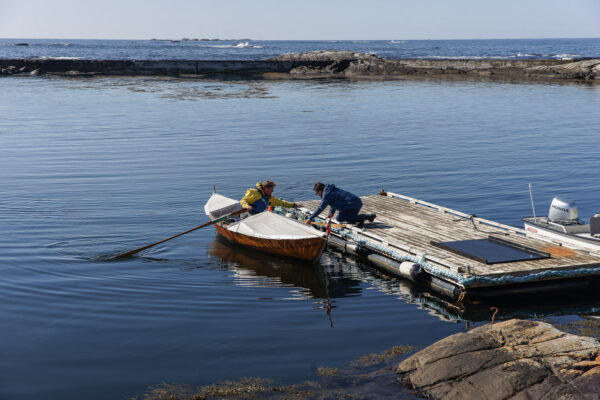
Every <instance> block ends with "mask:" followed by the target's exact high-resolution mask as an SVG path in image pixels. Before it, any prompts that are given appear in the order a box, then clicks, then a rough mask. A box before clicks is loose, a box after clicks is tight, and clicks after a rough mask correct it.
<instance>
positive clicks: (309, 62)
mask: <svg viewBox="0 0 600 400" xmlns="http://www.w3.org/2000/svg"><path fill="white" fill-rule="evenodd" d="M35 70H38V72H39V73H48V74H57V75H71V76H94V75H155V76H165V75H169V76H185V75H192V76H213V77H214V76H232V75H235V76H241V77H251V78H264V77H274V76H275V75H274V74H276V77H277V78H279V79H286V78H352V79H362V78H367V79H373V78H376V79H396V78H399V77H409V76H428V75H433V76H485V77H499V78H520V79H566V80H588V81H594V80H596V81H600V59H598V60H584V61H576V62H571V61H568V60H479V59H478V60H454V59H453V60H424V59H414V60H388V59H384V58H381V57H378V56H376V55H373V54H364V53H356V52H350V51H334V50H327V51H313V52H309V53H300V54H284V55H282V56H280V57H277V58H273V59H269V60H262V61H258V60H224V61H221V60H72V59H13V60H10V59H1V58H0V75H12V74H14V73H30V72H32V71H35Z"/></svg>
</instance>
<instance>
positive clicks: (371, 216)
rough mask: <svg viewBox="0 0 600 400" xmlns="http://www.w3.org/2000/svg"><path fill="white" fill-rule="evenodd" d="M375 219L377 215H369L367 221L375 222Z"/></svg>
mask: <svg viewBox="0 0 600 400" xmlns="http://www.w3.org/2000/svg"><path fill="white" fill-rule="evenodd" d="M375 217H377V214H375V213H371V214H367V219H368V220H369V222H373V221H375Z"/></svg>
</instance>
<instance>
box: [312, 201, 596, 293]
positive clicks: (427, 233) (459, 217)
mask: <svg viewBox="0 0 600 400" xmlns="http://www.w3.org/2000/svg"><path fill="white" fill-rule="evenodd" d="M361 199H362V201H363V208H362V210H361V212H375V213H377V219H376V220H375V222H374V223H371V224H369V223H368V222H367V223H366V224H365V229H359V228H357V227H355V226H353V225H347V226H346V227H343V228H335V229H332V231H331V237H330V241H329V243H330V245H331V246H334V247H336V248H338V249H339V250H341V251H344V252H348V253H351V254H356V255H359V256H362V257H366V258H367V259H368V260H369V261H371V262H373V263H374V264H375V266H377V267H378V268H380V269H382V270H384V271H385V272H386V273H388V274H390V275H394V276H398V277H402V278H406V279H410V280H413V281H415V282H419V283H422V284H425V285H427V286H428V287H429V288H431V289H432V290H434V291H436V292H438V293H441V294H443V295H445V296H448V297H450V298H452V299H463V298H465V297H467V296H468V297H472V298H474V297H488V296H498V295H500V296H502V295H504V296H507V295H516V294H529V293H540V292H552V291H556V290H569V289H571V290H582V289H591V287H590V286H591V285H593V284H594V279H590V278H595V277H599V278H600V252H599V253H595V252H593V251H592V252H589V251H583V250H575V249H572V248H570V247H568V246H566V245H565V244H564V243H559V242H552V241H545V240H543V239H537V238H535V239H534V238H531V237H528V236H526V232H525V230H523V229H520V228H516V227H513V226H509V225H504V224H500V223H497V222H494V221H489V220H486V219H483V218H479V217H476V216H473V215H469V214H465V213H463V212H460V211H456V210H452V209H449V208H446V207H442V206H438V205H435V204H431V203H428V202H425V201H420V200H418V199H414V198H411V197H407V196H403V195H400V194H395V193H384V192H382V193H381V194H379V195H373V196H365V197H361ZM302 204H303V205H304V206H305V207H306V208H307V209H313V210H314V209H315V208H316V207H317V205H318V204H319V201H318V200H316V201H304V202H302ZM328 210H329V209H326V211H328ZM320 217H321V218H322V219H323V220H325V218H326V215H325V214H322V215H321V216H320ZM334 222H335V221H334ZM461 241H469V242H467V245H470V244H471V242H470V241H474V242H473V243H474V244H477V245H479V244H482V245H484V246H485V245H488V244H491V245H492V246H499V247H501V248H504V247H506V248H508V249H509V250H508V251H509V252H510V251H512V250H515V251H516V252H520V251H523V252H524V254H526V257H531V259H522V260H513V261H509V262H503V261H494V262H490V261H489V260H487V259H484V258H481V257H473V256H472V254H464V253H462V252H461V251H458V252H457V251H454V249H452V248H449V247H448V246H447V244H450V246H453V245H454V243H456V242H461ZM458 244H460V243H458ZM527 255H529V256H527Z"/></svg>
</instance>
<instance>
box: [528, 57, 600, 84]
mask: <svg viewBox="0 0 600 400" xmlns="http://www.w3.org/2000/svg"><path fill="white" fill-rule="evenodd" d="M525 72H526V74H527V75H528V76H538V77H539V76H543V77H548V78H562V79H585V80H592V79H598V80H600V60H584V61H577V62H572V63H568V64H562V65H546V66H537V67H530V68H527V69H526V71H525Z"/></svg>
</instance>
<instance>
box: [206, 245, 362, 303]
mask: <svg viewBox="0 0 600 400" xmlns="http://www.w3.org/2000/svg"><path fill="white" fill-rule="evenodd" d="M209 255H210V256H214V257H217V258H218V259H219V260H220V262H221V263H222V264H223V265H224V266H226V267H227V268H228V269H231V270H234V271H235V273H236V275H237V276H238V277H242V278H245V282H244V284H246V285H252V286H259V285H270V286H279V287H281V286H292V287H296V288H300V289H301V290H300V291H298V292H297V293H299V294H300V296H301V297H305V298H314V299H331V298H336V297H347V296H356V295H359V294H360V292H361V287H360V281H359V280H357V279H353V278H349V277H346V276H344V275H342V274H338V273H336V272H333V273H328V272H327V270H326V269H327V265H324V264H322V263H308V262H303V261H296V260H293V259H290V258H287V257H279V256H277V255H273V254H267V253H263V252H260V251H257V250H253V249H250V248H247V247H242V246H238V245H236V244H234V243H231V242H229V241H227V240H225V239H223V238H222V237H220V236H217V237H216V238H215V240H213V242H212V244H211V247H210V249H209ZM264 278H273V279H264Z"/></svg>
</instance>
